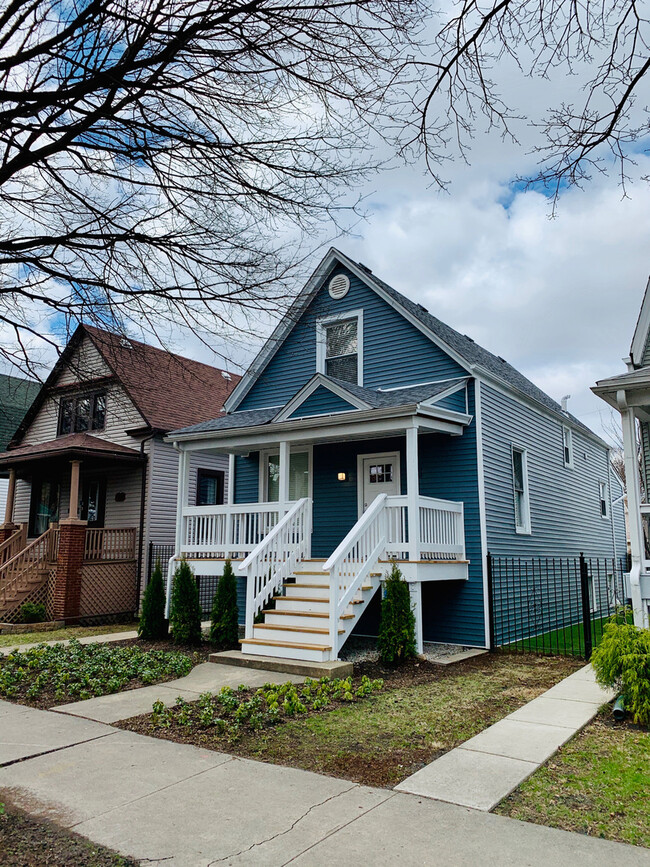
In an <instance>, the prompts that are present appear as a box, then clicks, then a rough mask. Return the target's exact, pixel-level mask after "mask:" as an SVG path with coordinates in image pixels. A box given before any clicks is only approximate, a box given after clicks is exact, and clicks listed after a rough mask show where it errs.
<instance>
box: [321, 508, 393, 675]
mask: <svg viewBox="0 0 650 867" xmlns="http://www.w3.org/2000/svg"><path fill="white" fill-rule="evenodd" d="M387 500H388V495H387V494H379V496H377V497H375V499H374V500H373V502H372V503H371V504H370V506H369V507H368V509H366V511H365V512H364V513H363V515H362V516H361V517H360V518H359V520H358V521H357V523H356V524H355V525H354V527H352V529H351V530H350V532H349V533H348V534H347V536H346V537H345V538H344V539H343V541H342V542H341V544H340V545H339V546H338V547H337V548H336V550H335V551H334V553H333V554H332V555H331V556H330V558H329V559H328V560H326V561H325V564H324V566H323V571H324V572H328V573H329V576H330V578H329V594H330V600H329V602H330V611H329V632H330V644H331V647H332V653H333V659H336V658H337V656H338V651H339V647H340V646H341V636H340V634H339V621H340V618H341V616H342V615H343V614H345V611H346V609H347V607H348V605H349V604H350V603H351V602H352V600H353V599H354V597H355V596H356V594H357V593H358V592H359V591H360V590H361V588H362V586H363V583H364V581H365V580H366V579H367V578H369V577H370V574H371V572H372V571H373V569H375V568H376V567H377V565H378V562H379V560H380V559H381V557H382V555H383V554H384V553H385V551H386V544H387V541H388V520H387V518H388V516H387V513H386V502H387Z"/></svg>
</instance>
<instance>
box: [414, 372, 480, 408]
mask: <svg viewBox="0 0 650 867" xmlns="http://www.w3.org/2000/svg"><path fill="white" fill-rule="evenodd" d="M463 379H464V382H459V383H457V384H456V385H450V386H449V388H446V389H445V390H444V391H441V392H440V393H439V394H434V395H433V397H428V398H427V399H426V400H423V401H422V403H421V404H420V405H421V406H435V405H436V404H437V403H438V401H441V400H444V399H445V398H446V397H449V395H450V394H456V392H457V391H460V390H461V389H462V388H464V389H465V390H467V383H468V381H469V378H468V377H463ZM444 408H445V407H442V409H444ZM451 412H458V410H451ZM465 413H468V407H467V393H466V394H465Z"/></svg>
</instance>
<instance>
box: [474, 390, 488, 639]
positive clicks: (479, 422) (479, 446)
mask: <svg viewBox="0 0 650 867" xmlns="http://www.w3.org/2000/svg"><path fill="white" fill-rule="evenodd" d="M474 412H475V416H476V473H477V476H478V515H479V529H480V536H481V569H482V572H483V621H484V629H485V646H486V647H487V648H490V596H489V593H490V590H489V586H488V574H487V555H488V536H487V507H486V504H485V465H484V463H483V417H482V415H481V383H480V382H479V381H478V380H477V381H476V385H475V388H474Z"/></svg>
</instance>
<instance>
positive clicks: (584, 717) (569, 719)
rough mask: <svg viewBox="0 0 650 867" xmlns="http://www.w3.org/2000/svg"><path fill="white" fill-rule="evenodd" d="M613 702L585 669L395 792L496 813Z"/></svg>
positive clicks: (436, 761) (401, 785)
mask: <svg viewBox="0 0 650 867" xmlns="http://www.w3.org/2000/svg"><path fill="white" fill-rule="evenodd" d="M612 698H614V693H613V692H611V691H610V690H606V689H603V688H602V687H600V686H599V685H598V684H597V683H596V678H595V675H594V672H593V669H592V668H591V666H590V665H586V666H585V667H584V668H581V669H580V670H579V671H576V672H574V673H573V674H572V675H570V676H569V677H566V678H565V679H564V680H562V681H560V683H558V684H556V685H555V686H554V687H552V688H551V689H549V690H547V691H546V692H545V693H544V694H543V695H540V696H539V697H538V698H536V699H534V700H533V701H530V702H528V704H526V705H524V706H523V707H521V708H519V710H517V711H515V712H514V713H511V714H510V715H509V716H507V717H505V718H504V719H502V720H500V721H499V722H498V723H495V724H494V725H492V726H490V727H489V728H487V729H484V730H483V731H482V732H480V734H478V735H476V737H473V738H470V740H468V741H465V743H463V744H461V745H460V746H459V747H456V749H454V750H450V752H448V753H445V754H444V755H443V756H441V757H440V758H439V759H436V760H435V761H433V762H431V764H429V765H427V766H426V767H425V768H422V770H420V771H417V773H415V774H413V775H412V776H410V777H407V778H406V779H405V780H403V781H402V782H401V783H400V784H399V786H397V787H396V788H397V789H398V790H399V791H400V792H409V793H410V794H415V795H422V796H424V797H426V798H436V799H437V800H440V801H448V802H449V803H451V804H460V805H462V806H464V807H472V808H473V809H475V810H486V811H489V810H492V809H493V808H494V807H496V805H497V804H498V803H499V802H500V801H502V800H503V799H504V798H505V797H507V795H509V794H510V793H511V792H512V791H513V790H514V789H516V788H517V786H519V785H520V783H522V782H523V781H524V780H525V779H527V778H528V777H529V776H530V775H531V774H533V773H534V772H535V771H536V770H537V769H538V768H539V766H540V765H542V764H543V763H544V762H545V761H546V760H547V759H548V758H550V757H551V756H552V755H553V753H554V752H555V751H556V750H558V749H559V748H560V747H561V746H562V744H564V743H566V742H567V741H568V740H569V739H570V738H572V737H573V736H574V734H575V733H576V732H577V731H579V730H580V729H581V728H583V726H585V725H586V724H587V723H588V722H589V721H590V720H591V719H593V718H594V716H595V715H596V714H597V713H598V709H599V708H600V706H601V705H603V704H604V703H605V702H607V701H611V699H612ZM648 859H649V861H650V855H649V856H648Z"/></svg>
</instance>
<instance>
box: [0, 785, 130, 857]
mask: <svg viewBox="0 0 650 867" xmlns="http://www.w3.org/2000/svg"><path fill="white" fill-rule="evenodd" d="M3 800H4V808H5V812H4V813H3V814H2V815H0V864H2V865H3V867H86V865H88V867H90V865H92V867H137V865H138V863H139V862H137V861H133V860H132V859H130V858H124V857H123V856H122V855H118V854H117V852H113V851H112V850H110V849H105V848H104V847H103V846H97V845H96V844H95V843H91V842H90V840H87V839H85V837H81V836H80V835H79V834H75V833H74V832H73V831H68V830H66V829H65V828H61V827H60V826H58V825H56V824H55V823H54V822H52V821H51V820H49V819H41V818H38V819H37V818H35V817H32V816H29V815H27V813H25V812H24V811H23V810H20V809H18V808H17V807H14V806H13V805H11V804H8V803H7V798H6V795H4V794H3V793H2V792H0V803H2V801H3Z"/></svg>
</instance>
